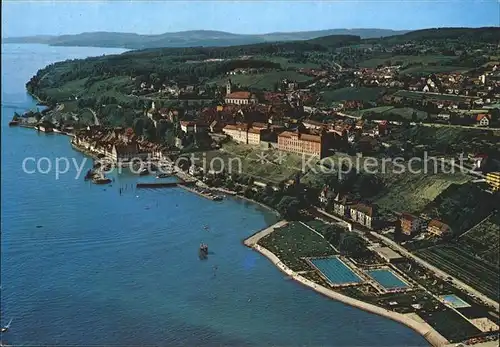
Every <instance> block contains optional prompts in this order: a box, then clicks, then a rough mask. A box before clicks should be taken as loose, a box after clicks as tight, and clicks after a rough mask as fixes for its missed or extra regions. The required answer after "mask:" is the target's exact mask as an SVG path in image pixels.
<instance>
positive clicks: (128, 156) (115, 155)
mask: <svg viewBox="0 0 500 347" xmlns="http://www.w3.org/2000/svg"><path fill="white" fill-rule="evenodd" d="M147 156H148V153H141V152H140V151H139V145H138V144H137V142H131V143H126V144H115V145H113V150H112V151H111V159H112V160H113V161H115V162H127V161H130V160H132V159H146V158H147Z"/></svg>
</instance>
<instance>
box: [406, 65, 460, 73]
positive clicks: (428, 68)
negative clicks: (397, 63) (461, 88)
mask: <svg viewBox="0 0 500 347" xmlns="http://www.w3.org/2000/svg"><path fill="white" fill-rule="evenodd" d="M468 70H470V68H466V67H462V66H451V65H421V66H411V67H409V68H407V69H404V70H401V73H404V74H423V75H427V74H431V73H442V72H466V71H468Z"/></svg>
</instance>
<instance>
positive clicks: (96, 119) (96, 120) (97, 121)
mask: <svg viewBox="0 0 500 347" xmlns="http://www.w3.org/2000/svg"><path fill="white" fill-rule="evenodd" d="M86 109H87V110H89V111H90V112H92V114H93V115H94V124H95V125H101V123H100V122H99V118H97V114H96V113H95V111H94V110H93V109H91V108H90V107H86Z"/></svg>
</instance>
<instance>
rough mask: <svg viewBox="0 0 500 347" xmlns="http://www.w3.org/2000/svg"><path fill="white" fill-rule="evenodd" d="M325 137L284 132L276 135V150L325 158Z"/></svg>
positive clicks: (323, 135)
mask: <svg viewBox="0 0 500 347" xmlns="http://www.w3.org/2000/svg"><path fill="white" fill-rule="evenodd" d="M326 146H327V136H326V135H325V134H320V135H313V134H304V133H300V132H298V131H294V132H292V131H284V132H282V133H281V134H279V135H278V149H279V150H280V151H284V152H292V153H296V154H307V155H314V156H318V157H320V158H323V157H325V156H326V152H327V151H326Z"/></svg>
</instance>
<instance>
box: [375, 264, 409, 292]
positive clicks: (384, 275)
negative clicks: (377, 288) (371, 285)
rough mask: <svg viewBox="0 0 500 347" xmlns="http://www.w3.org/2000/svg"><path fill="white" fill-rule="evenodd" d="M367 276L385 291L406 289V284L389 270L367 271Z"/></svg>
mask: <svg viewBox="0 0 500 347" xmlns="http://www.w3.org/2000/svg"><path fill="white" fill-rule="evenodd" d="M367 272H368V274H369V275H370V276H371V277H372V278H373V279H374V280H375V281H377V282H378V283H379V284H380V285H381V286H382V287H384V288H385V289H397V288H407V287H408V284H407V283H405V282H403V281H402V280H401V279H400V278H399V277H398V276H396V275H395V274H394V273H393V272H392V271H391V270H388V269H377V270H371V271H367Z"/></svg>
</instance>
